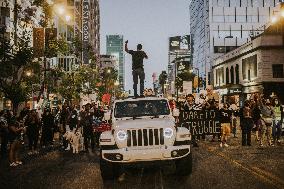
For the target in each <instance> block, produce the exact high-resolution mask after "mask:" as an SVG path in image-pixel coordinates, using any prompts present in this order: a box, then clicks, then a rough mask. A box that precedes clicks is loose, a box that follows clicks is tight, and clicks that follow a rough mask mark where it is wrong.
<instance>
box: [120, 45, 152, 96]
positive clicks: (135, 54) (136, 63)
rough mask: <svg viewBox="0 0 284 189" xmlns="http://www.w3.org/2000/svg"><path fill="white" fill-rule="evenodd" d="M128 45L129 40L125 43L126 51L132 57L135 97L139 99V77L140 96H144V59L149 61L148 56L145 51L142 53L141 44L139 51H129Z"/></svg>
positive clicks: (138, 47) (138, 46)
mask: <svg viewBox="0 0 284 189" xmlns="http://www.w3.org/2000/svg"><path fill="white" fill-rule="evenodd" d="M127 44H128V40H127V41H125V51H126V52H127V53H129V54H131V55H132V76H133V90H134V96H135V97H138V94H137V84H138V77H139V79H140V96H143V91H144V80H145V72H144V65H143V59H144V58H146V59H148V56H147V54H146V53H145V52H144V51H142V45H141V44H138V45H137V51H134V50H129V49H128V47H127Z"/></svg>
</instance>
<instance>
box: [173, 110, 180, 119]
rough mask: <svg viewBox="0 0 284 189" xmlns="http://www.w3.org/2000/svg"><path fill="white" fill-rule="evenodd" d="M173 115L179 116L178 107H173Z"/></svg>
mask: <svg viewBox="0 0 284 189" xmlns="http://www.w3.org/2000/svg"><path fill="white" fill-rule="evenodd" d="M173 116H174V117H178V116H179V109H178V108H175V109H173Z"/></svg>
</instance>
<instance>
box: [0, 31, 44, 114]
mask: <svg viewBox="0 0 284 189" xmlns="http://www.w3.org/2000/svg"><path fill="white" fill-rule="evenodd" d="M24 32H25V31H24ZM0 38H1V39H0V40H1V53H0V92H2V93H3V94H4V96H5V97H6V98H8V99H10V100H11V102H12V105H13V110H14V111H15V112H16V110H17V108H18V105H19V104H20V103H21V102H24V101H25V100H26V99H27V98H28V94H29V91H30V88H31V86H30V85H29V83H30V82H31V81H33V80H37V79H38V77H37V75H38V72H39V64H38V62H33V49H32V48H31V47H30V45H29V36H28V35H25V34H24V33H23V37H21V38H18V43H17V44H11V43H10V40H8V39H7V38H5V37H4V36H3V35H1V37H0ZM27 72H30V73H31V75H30V76H29V77H27V76H26V73H27Z"/></svg>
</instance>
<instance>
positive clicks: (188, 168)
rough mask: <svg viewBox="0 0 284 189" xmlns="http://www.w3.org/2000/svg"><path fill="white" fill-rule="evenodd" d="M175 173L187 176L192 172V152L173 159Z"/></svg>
mask: <svg viewBox="0 0 284 189" xmlns="http://www.w3.org/2000/svg"><path fill="white" fill-rule="evenodd" d="M175 164H176V174H177V175H181V176H187V175H190V174H191V173H192V153H190V154H188V155H187V156H185V157H183V158H181V159H177V160H175Z"/></svg>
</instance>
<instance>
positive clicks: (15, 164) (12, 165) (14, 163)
mask: <svg viewBox="0 0 284 189" xmlns="http://www.w3.org/2000/svg"><path fill="white" fill-rule="evenodd" d="M17 166H18V164H17V163H16V162H13V163H10V167H17Z"/></svg>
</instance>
